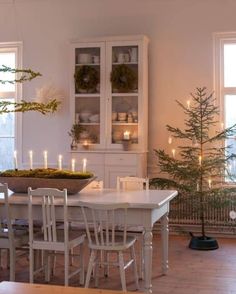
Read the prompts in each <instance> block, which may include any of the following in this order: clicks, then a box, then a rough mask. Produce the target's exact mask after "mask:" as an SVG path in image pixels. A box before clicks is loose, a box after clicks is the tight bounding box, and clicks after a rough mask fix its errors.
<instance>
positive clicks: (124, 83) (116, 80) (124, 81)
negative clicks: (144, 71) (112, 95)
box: [110, 64, 138, 92]
mask: <svg viewBox="0 0 236 294" xmlns="http://www.w3.org/2000/svg"><path fill="white" fill-rule="evenodd" d="M110 81H111V84H112V89H113V90H114V91H118V92H131V91H134V90H137V83H138V74H137V72H136V71H135V70H133V69H132V68H130V67H129V66H127V65H125V64H120V65H117V66H115V67H114V68H113V70H112V72H111V77H110Z"/></svg>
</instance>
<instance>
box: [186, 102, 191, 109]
mask: <svg viewBox="0 0 236 294" xmlns="http://www.w3.org/2000/svg"><path fill="white" fill-rule="evenodd" d="M190 104H191V102H190V100H187V108H188V110H189V109H190Z"/></svg>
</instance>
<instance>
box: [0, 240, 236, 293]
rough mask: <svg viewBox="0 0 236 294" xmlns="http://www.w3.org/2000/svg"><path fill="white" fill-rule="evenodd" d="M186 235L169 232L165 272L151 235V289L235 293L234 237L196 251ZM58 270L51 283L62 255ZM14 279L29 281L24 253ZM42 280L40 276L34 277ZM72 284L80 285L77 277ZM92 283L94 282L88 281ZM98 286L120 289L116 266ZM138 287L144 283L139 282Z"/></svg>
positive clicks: (4, 275) (3, 274) (4, 273)
mask: <svg viewBox="0 0 236 294" xmlns="http://www.w3.org/2000/svg"><path fill="white" fill-rule="evenodd" d="M188 241H189V239H188V238H187V237H182V236H181V237H180V236H170V256H169V265H170V269H169V272H168V275H167V276H161V271H160V268H161V267H160V258H159V257H160V253H159V250H160V237H159V236H155V237H154V246H153V248H154V256H153V293H157V294H159V293H160V294H162V293H163V294H164V293H175V294H192V293H197V294H222V293H236V239H226V238H225V239H218V241H219V246H220V248H219V249H218V250H214V251H195V250H190V249H188ZM58 263H59V270H58V272H57V277H54V278H53V281H52V283H53V284H62V283H63V267H62V265H63V259H62V258H60V260H59V261H58ZM8 274H9V272H8V270H6V269H4V270H0V281H3V280H8ZM16 280H17V281H19V282H20V281H21V282H27V281H28V260H27V257H26V256H23V257H21V258H20V259H18V262H17V274H16ZM36 282H37V283H43V282H44V281H43V277H42V276H39V277H38V278H37V279H36ZM70 285H71V286H79V285H78V279H77V278H76V277H74V278H73V280H72V281H71V284H70ZM127 285H128V290H130V291H132V290H135V286H134V283H133V276H132V271H131V270H129V269H128V271H127ZM91 286H93V283H91ZM99 287H100V288H104V289H114V290H120V289H121V286H120V278H119V272H118V270H117V269H112V270H111V273H110V276H109V278H103V277H102V278H100V280H99ZM141 290H143V283H142V282H141Z"/></svg>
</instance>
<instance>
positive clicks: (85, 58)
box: [78, 53, 92, 64]
mask: <svg viewBox="0 0 236 294" xmlns="http://www.w3.org/2000/svg"><path fill="white" fill-rule="evenodd" d="M78 62H79V63H81V64H86V63H92V55H91V54H89V53H80V54H79V57H78Z"/></svg>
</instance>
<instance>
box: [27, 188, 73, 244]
mask: <svg viewBox="0 0 236 294" xmlns="http://www.w3.org/2000/svg"><path fill="white" fill-rule="evenodd" d="M28 196H29V237H30V238H29V239H30V242H33V238H34V234H33V219H34V217H33V197H36V196H37V200H40V203H41V209H42V220H43V227H42V230H43V235H44V241H47V242H57V231H56V213H55V204H56V201H57V200H60V205H62V206H63V208H64V209H63V221H64V242H67V241H68V212H67V190H66V189H64V190H63V191H60V190H58V189H54V188H38V189H35V190H32V189H31V188H28ZM37 205H39V204H38V201H37Z"/></svg>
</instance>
